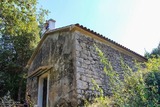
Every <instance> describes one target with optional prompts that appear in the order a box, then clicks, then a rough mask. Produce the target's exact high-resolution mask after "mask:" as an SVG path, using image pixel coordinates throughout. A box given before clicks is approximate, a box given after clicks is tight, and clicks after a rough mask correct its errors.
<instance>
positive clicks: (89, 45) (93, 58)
mask: <svg viewBox="0 0 160 107" xmlns="http://www.w3.org/2000/svg"><path fill="white" fill-rule="evenodd" d="M75 38H76V75H77V76H76V77H77V78H76V82H77V93H78V99H79V100H78V103H79V105H83V103H84V101H83V100H82V99H87V100H89V101H91V100H92V98H93V97H94V96H95V94H99V93H98V92H96V91H95V90H93V82H91V79H94V80H95V82H96V83H97V84H98V85H99V86H100V87H101V88H102V89H103V91H104V92H105V93H104V94H105V95H109V94H110V92H109V86H108V79H107V76H106V75H105V74H104V71H103V64H102V63H101V62H100V57H99V56H98V54H97V52H96V49H95V46H94V44H95V45H96V46H98V47H99V49H100V50H102V51H103V53H104V55H105V57H106V58H108V60H109V61H110V62H111V64H112V66H113V69H114V70H115V71H117V72H118V73H119V74H120V75H123V72H122V68H121V63H120V61H121V59H124V63H126V64H128V65H129V66H130V67H131V68H133V69H134V59H133V58H132V57H131V56H129V55H126V54H124V53H121V52H119V51H118V50H116V49H113V48H112V47H110V46H108V45H106V44H104V43H102V42H99V41H97V40H95V39H93V38H91V37H89V36H86V35H83V34H82V33H80V32H78V31H77V32H76V33H75ZM121 77H122V76H121Z"/></svg>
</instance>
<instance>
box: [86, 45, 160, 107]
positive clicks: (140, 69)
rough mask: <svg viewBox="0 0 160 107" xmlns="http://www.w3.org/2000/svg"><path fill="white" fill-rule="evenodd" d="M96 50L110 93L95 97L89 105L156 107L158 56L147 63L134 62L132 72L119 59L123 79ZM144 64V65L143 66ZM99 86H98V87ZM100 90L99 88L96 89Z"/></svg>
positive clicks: (159, 83)
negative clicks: (102, 65) (107, 80)
mask: <svg viewBox="0 0 160 107" xmlns="http://www.w3.org/2000/svg"><path fill="white" fill-rule="evenodd" d="M96 50H97V52H98V54H99V56H100V58H101V62H102V63H103V64H104V72H105V74H106V75H107V76H108V77H109V83H110V84H109V85H110V87H111V91H112V95H111V96H104V95H103V94H101V96H100V97H97V98H95V100H94V103H92V104H86V106H89V107H97V106H98V107H105V106H106V107H111V106H113V107H157V106H158V103H159V102H160V101H159V99H160V58H158V59H156V58H152V59H149V60H148V62H147V63H136V65H135V66H136V69H137V71H136V72H134V71H133V70H132V69H131V68H130V67H129V66H128V65H126V64H125V63H124V62H123V59H122V61H121V66H122V68H123V71H124V75H123V76H124V79H123V80H120V79H119V75H118V74H117V73H116V72H115V71H114V70H113V69H112V66H111V64H110V62H109V61H108V60H107V58H105V57H104V55H103V53H102V51H101V50H99V49H98V48H97V47H96ZM144 66H145V67H144ZM97 87H98V86H97ZM98 88H99V87H98ZM98 90H100V91H101V89H98Z"/></svg>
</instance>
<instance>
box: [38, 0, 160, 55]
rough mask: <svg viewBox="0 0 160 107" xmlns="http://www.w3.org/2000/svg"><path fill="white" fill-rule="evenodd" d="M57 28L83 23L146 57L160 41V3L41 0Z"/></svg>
mask: <svg viewBox="0 0 160 107" xmlns="http://www.w3.org/2000/svg"><path fill="white" fill-rule="evenodd" d="M38 2H39V6H42V7H43V8H45V9H48V10H49V11H50V12H51V13H49V15H48V16H47V17H46V19H50V18H52V19H54V20H56V27H57V28H58V27H62V26H66V25H70V24H75V23H79V24H82V25H83V26H86V27H87V28H90V29H92V30H94V31H96V32H98V33H100V34H102V35H104V36H106V37H108V38H110V39H112V40H114V41H116V42H118V43H120V44H122V45H124V46H125V47H127V48H130V49H131V50H133V51H135V52H137V53H139V54H141V55H144V52H145V50H147V51H149V52H150V51H151V50H152V49H153V48H155V47H157V46H158V43H159V42H160V0H38Z"/></svg>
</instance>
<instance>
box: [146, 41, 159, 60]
mask: <svg viewBox="0 0 160 107" xmlns="http://www.w3.org/2000/svg"><path fill="white" fill-rule="evenodd" d="M159 56H160V43H159V45H158V47H157V48H154V49H153V50H152V52H151V53H149V52H146V53H145V57H146V58H153V57H156V58H158V57H159Z"/></svg>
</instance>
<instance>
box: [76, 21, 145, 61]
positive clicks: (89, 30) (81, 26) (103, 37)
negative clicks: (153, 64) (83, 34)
mask: <svg viewBox="0 0 160 107" xmlns="http://www.w3.org/2000/svg"><path fill="white" fill-rule="evenodd" d="M75 26H77V27H80V28H82V29H84V30H86V31H88V32H90V33H93V34H95V35H97V36H98V37H100V38H102V39H105V40H107V41H109V42H111V43H113V44H115V45H117V46H119V47H121V48H123V49H125V50H127V51H129V52H131V53H133V54H135V55H137V56H139V57H142V58H144V60H146V61H147V59H146V58H145V57H143V56H142V55H140V54H138V53H136V52H134V51H132V50H130V49H129V48H127V47H125V46H123V45H121V44H119V43H117V42H115V41H113V40H111V39H109V38H107V37H105V36H103V35H102V34H99V33H97V32H95V31H93V30H91V29H89V28H87V27H84V26H83V25H80V24H78V23H77V24H75Z"/></svg>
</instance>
